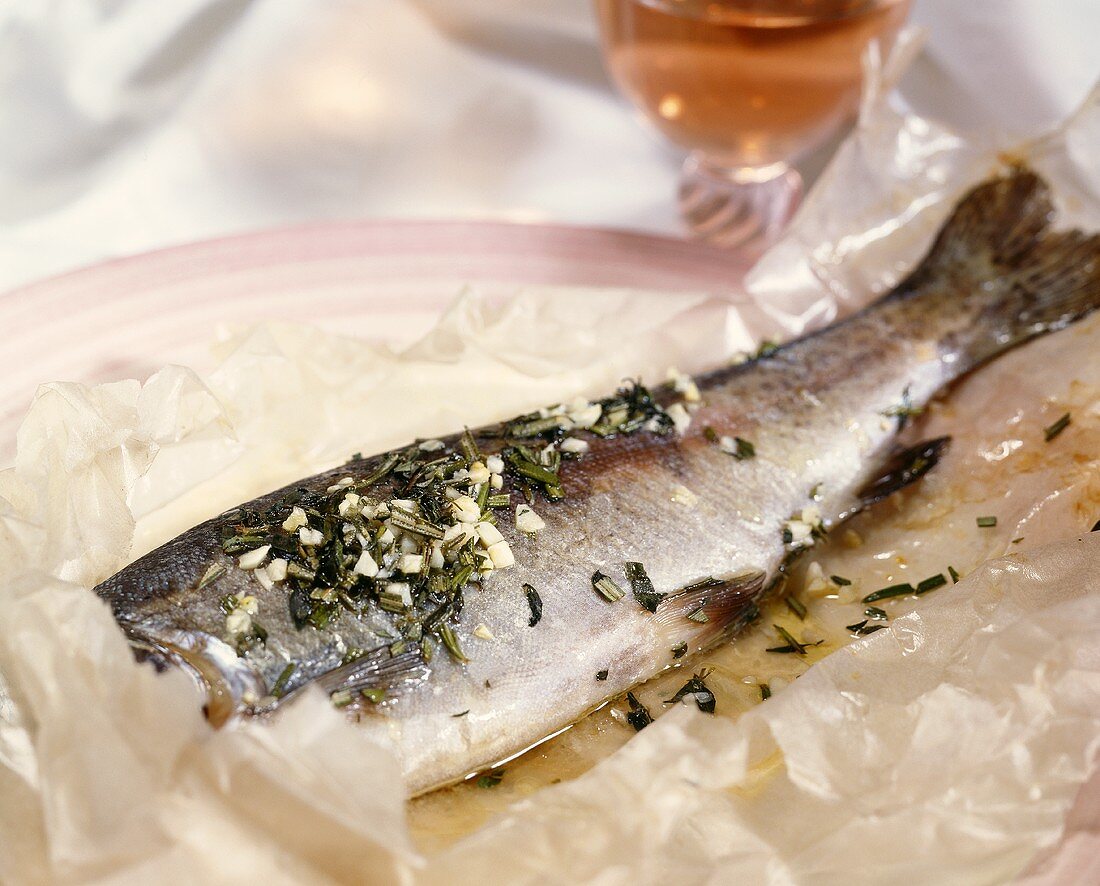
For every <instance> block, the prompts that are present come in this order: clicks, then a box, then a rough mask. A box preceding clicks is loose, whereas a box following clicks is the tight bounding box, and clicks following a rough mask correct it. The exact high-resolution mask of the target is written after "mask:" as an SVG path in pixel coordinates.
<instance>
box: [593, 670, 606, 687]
mask: <svg viewBox="0 0 1100 886" xmlns="http://www.w3.org/2000/svg"><path fill="white" fill-rule="evenodd" d="M596 679H597V680H599V681H600V682H601V683H602V682H603V681H604V680H606V679H607V669H606V668H605V669H604V670H602V671H596Z"/></svg>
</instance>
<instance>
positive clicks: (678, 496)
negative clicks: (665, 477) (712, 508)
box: [669, 483, 699, 508]
mask: <svg viewBox="0 0 1100 886" xmlns="http://www.w3.org/2000/svg"><path fill="white" fill-rule="evenodd" d="M669 498H670V499H671V500H672V501H674V502H676V504H678V505H684V506H685V507H689V508H691V507H695V503H696V502H697V501H699V496H697V495H696V494H695V493H694V492H692V491H691V490H690V489H688V488H687V487H686V486H681V485H680V484H678V483H677V484H676V485H675V486H673V487H672V495H670V496H669Z"/></svg>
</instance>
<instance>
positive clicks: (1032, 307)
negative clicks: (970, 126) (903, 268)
mask: <svg viewBox="0 0 1100 886" xmlns="http://www.w3.org/2000/svg"><path fill="white" fill-rule="evenodd" d="M1053 216H1054V206H1053V203H1052V201H1051V196H1050V188H1049V186H1048V185H1047V183H1046V182H1045V181H1043V179H1042V178H1040V177H1039V176H1038V175H1036V174H1035V173H1034V172H1032V171H1031V170H1028V169H1025V168H1022V167H1015V168H1013V169H1012V170H1010V171H1009V172H1008V173H1007V174H1005V175H1003V176H1000V177H998V178H994V179H991V180H989V181H986V182H984V183H982V184H980V185H978V186H977V187H975V188H974V189H973V190H971V191H970V192H969V193H968V194H967V195H966V196H965V197H963V199H962V200H961V201H960V202H959V204H958V206H956V208H955V211H954V213H953V214H952V215H951V217H950V218H949V219H948V221H947V223H946V224H945V225H944V226H943V228H942V229H941V231H940V233H939V235H938V236H937V237H936V240H935V242H934V244H933V245H932V249H931V251H930V252H929V253H928V256H927V257H926V258H925V260H924V261H923V262H922V263H921V265H920V266H919V267H918V268H917V269H916V270H915V271H914V272H913V274H911V275H910V277H909V278H908V279H907V280H906V282H905V283H903V284H902V286H900V287H899V288H898V290H897V293H898V295H899V296H901V297H902V299H904V300H905V301H910V302H911V304H910V310H913V309H916V311H919V312H921V313H922V314H923V316H925V317H929V316H935V315H938V316H940V317H949V318H951V319H950V320H948V321H947V322H949V323H951V324H952V326H950V327H949V328H948V329H947V330H943V332H944V333H945V334H944V335H941V336H940V338H941V339H944V340H945V343H946V344H947V345H948V346H951V345H954V347H953V348H952V350H955V351H956V352H957V353H958V354H959V355H960V357H961V358H962V365H960V366H959V367H958V368H959V369H960V370H963V369H968V368H970V367H973V366H975V365H977V364H979V363H982V362H984V361H986V360H988V359H990V358H991V357H993V356H995V355H996V354H999V353H1000V352H1001V351H1004V350H1007V349H1008V348H1011V347H1013V346H1014V345H1017V344H1019V343H1021V342H1024V341H1027V340H1028V339H1030V338H1033V337H1034V336H1036V335H1042V334H1043V333H1046V332H1052V331H1054V330H1056V329H1061V328H1062V327H1064V326H1066V325H1068V324H1070V323H1072V322H1073V321H1075V320H1078V319H1080V318H1081V317H1083V316H1085V315H1086V314H1088V313H1090V312H1091V311H1093V310H1095V309H1096V308H1097V307H1100V235H1096V234H1093V235H1088V234H1085V233H1083V232H1081V231H1077V230H1072V231H1051V230H1050V225H1051V221H1052V219H1053ZM913 296H919V298H917V299H912V297H913ZM928 299H932V300H936V301H942V300H948V301H950V302H952V303H953V304H950V305H932V304H928V303H927V300H928ZM937 308H939V309H940V310H936V309H937ZM930 309H931V310H930ZM952 327H953V328H952Z"/></svg>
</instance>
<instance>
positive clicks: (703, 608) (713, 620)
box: [654, 572, 766, 652]
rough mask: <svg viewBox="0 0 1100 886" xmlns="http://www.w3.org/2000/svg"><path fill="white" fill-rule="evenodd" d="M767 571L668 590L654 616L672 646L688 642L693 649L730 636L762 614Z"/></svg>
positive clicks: (709, 580) (708, 580)
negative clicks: (760, 605) (761, 596)
mask: <svg viewBox="0 0 1100 886" xmlns="http://www.w3.org/2000/svg"><path fill="white" fill-rule="evenodd" d="M765 578H766V575H765V573H763V572H745V573H742V574H741V575H736V576H734V577H732V578H727V579H721V578H710V579H706V580H704V581H701V582H697V583H696V584H694V585H689V586H688V587H686V588H683V589H681V590H679V591H674V592H672V593H671V594H668V595H667V596H666V597H665V598H664V599H662V600H661V602H660V604H659V605H658V606H657V612H656V613H655V615H654V618H655V619H656V620H657V624H658V625H659V627H660V629H661V631H662V632H663V633H664V634H665V636H666V638H667V640H668V644H669V648H670V649H672V648H675V647H677V646H680V645H681V644H684V643H686V644H687V645H688V649H689V650H690V651H692V652H695V651H698V650H700V649H704V648H706V647H708V646H712V645H714V644H715V643H717V642H718V641H719V640H721V639H722V638H724V637H728V636H730V635H732V634H734V633H736V632H737V631H739V630H740V629H741V628H743V627H744V626H745V625H747V624H748V623H749V622H751V621H753V620H754V619H755V618H756V617H757V616H758V615H759V614H760V610H759V608H757V605H756V601H757V599H758V598H759V596H760V593H761V591H762V590H763V588H764V580H765Z"/></svg>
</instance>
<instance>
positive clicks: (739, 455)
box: [733, 437, 756, 461]
mask: <svg viewBox="0 0 1100 886" xmlns="http://www.w3.org/2000/svg"><path fill="white" fill-rule="evenodd" d="M733 443H734V445H735V446H736V447H737V448H736V450H735V451H734V452H733V457H734V458H736V459H737V460H738V461H744V460H745V459H747V458H755V457H756V447H755V446H754V445H753V444H752V443H750V442H749V441H748V440H744V439H742V438H741V437H734V438H733Z"/></svg>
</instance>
